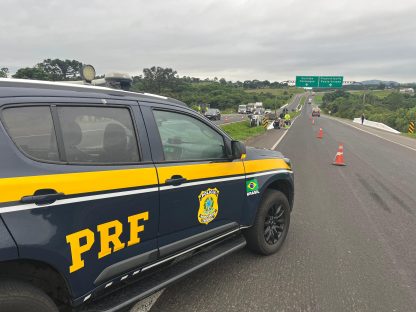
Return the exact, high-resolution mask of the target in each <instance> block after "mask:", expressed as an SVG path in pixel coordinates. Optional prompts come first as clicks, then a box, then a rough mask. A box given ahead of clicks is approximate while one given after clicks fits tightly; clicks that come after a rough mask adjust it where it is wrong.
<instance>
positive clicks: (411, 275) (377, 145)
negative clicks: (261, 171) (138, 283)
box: [151, 104, 416, 312]
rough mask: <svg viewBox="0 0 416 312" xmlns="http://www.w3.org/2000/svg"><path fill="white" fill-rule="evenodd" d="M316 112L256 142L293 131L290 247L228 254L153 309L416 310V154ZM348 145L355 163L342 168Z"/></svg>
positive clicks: (286, 145)
mask: <svg viewBox="0 0 416 312" xmlns="http://www.w3.org/2000/svg"><path fill="white" fill-rule="evenodd" d="M310 112H311V105H308V104H305V105H304V108H303V110H302V113H301V115H300V116H299V117H298V118H297V120H296V121H295V123H294V124H293V125H292V127H291V128H290V129H289V130H288V131H287V133H286V132H285V130H271V131H268V132H267V134H265V135H263V136H261V137H258V138H256V141H257V142H256V143H257V144H256V145H257V146H258V147H264V148H271V147H272V146H273V145H274V144H275V142H277V141H278V140H279V138H281V135H282V133H286V135H285V137H284V138H283V139H282V140H281V142H280V143H279V145H277V147H276V150H279V151H281V152H282V153H284V155H285V156H287V157H289V158H291V159H292V163H293V166H294V172H295V187H296V190H295V192H296V194H295V205H294V210H293V213H292V221H291V227H290V230H289V234H288V237H287V240H286V242H285V244H284V246H283V248H282V249H281V250H280V251H279V252H278V253H277V254H275V255H272V256H269V257H263V256H259V255H255V254H252V253H251V252H250V251H248V250H242V251H239V252H238V253H235V254H233V255H231V256H229V257H226V258H223V259H220V260H219V261H217V262H216V263H214V264H212V265H210V266H209V267H208V268H205V269H203V270H201V271H199V272H197V273H195V274H193V275H191V276H189V277H187V278H185V279H184V280H182V281H181V282H179V283H177V284H175V285H173V286H171V287H168V288H167V289H166V290H165V291H164V292H163V293H162V295H161V296H160V297H159V298H158V300H157V301H156V303H155V304H154V305H153V307H152V309H151V311H161V312H163V311H183V312H186V311H200V312H202V311H279V312H280V311H281V312H288V311H329V312H333V311H397V312H398V311H403V312H410V311H416V244H415V242H416V151H414V150H412V149H409V148H407V147H405V146H403V145H399V144H395V143H393V142H391V141H387V140H385V139H383V138H381V137H378V136H374V135H372V134H370V133H367V132H363V131H360V130H358V129H356V128H353V127H351V126H350V125H347V124H344V123H341V122H339V121H337V120H335V119H332V118H324V117H321V118H316V123H315V125H312V123H311V121H310V120H309V116H310ZM319 128H322V129H323V132H324V137H323V139H317V138H316V134H317V131H318V130H319ZM339 143H343V144H344V156H345V162H346V166H345V167H337V166H333V165H332V161H333V159H334V157H335V154H336V152H337V147H338V144H339Z"/></svg>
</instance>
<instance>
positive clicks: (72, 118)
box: [58, 107, 139, 164]
mask: <svg viewBox="0 0 416 312" xmlns="http://www.w3.org/2000/svg"><path fill="white" fill-rule="evenodd" d="M58 116H59V121H60V125H61V129H62V138H63V144H64V148H65V156H66V160H67V161H68V162H69V163H89V164H105V163H111V164H117V163H131V162H138V161H139V152H138V147H137V140H136V136H135V133H134V127H133V122H132V119H131V115H130V112H129V110H128V109H126V108H113V107H58Z"/></svg>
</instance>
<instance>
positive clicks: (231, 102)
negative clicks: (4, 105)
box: [0, 59, 303, 113]
mask: <svg viewBox="0 0 416 312" xmlns="http://www.w3.org/2000/svg"><path fill="white" fill-rule="evenodd" d="M82 65H83V63H82V62H80V61H77V60H61V59H45V60H43V61H42V62H40V63H38V64H36V65H34V66H32V67H23V68H19V69H18V70H17V72H16V73H15V74H14V75H13V76H12V77H14V78H22V79H37V80H49V81H70V80H81V77H80V70H81V67H82ZM0 67H1V66H0ZM97 70H99V69H98V68H97ZM8 75H9V70H8V68H7V67H1V68H0V77H7V76H8ZM102 77H103V76H98V77H96V78H102ZM131 90H132V91H137V92H139V91H141V92H148V93H154V94H158V95H164V96H168V97H172V98H175V99H178V100H180V101H182V102H184V103H186V104H187V105H188V106H190V107H192V108H194V109H197V108H198V106H200V105H201V104H209V105H210V106H211V107H213V108H219V109H220V110H221V111H225V112H226V113H231V112H236V111H237V107H238V105H240V104H247V103H252V102H263V105H264V107H265V108H270V109H275V108H279V107H281V106H282V105H284V104H286V103H287V102H288V101H289V100H290V98H291V97H292V95H293V94H294V93H298V92H303V90H298V89H296V88H289V87H288V86H287V84H281V83H279V82H272V81H268V80H263V81H261V80H256V79H254V80H245V81H227V80H226V79H225V78H217V77H214V78H213V79H210V78H206V79H201V78H196V77H189V76H182V77H180V76H179V75H178V73H177V71H175V70H174V69H172V68H162V67H157V66H153V67H151V68H144V69H143V73H142V74H141V75H138V76H135V77H133V85H132V87H131Z"/></svg>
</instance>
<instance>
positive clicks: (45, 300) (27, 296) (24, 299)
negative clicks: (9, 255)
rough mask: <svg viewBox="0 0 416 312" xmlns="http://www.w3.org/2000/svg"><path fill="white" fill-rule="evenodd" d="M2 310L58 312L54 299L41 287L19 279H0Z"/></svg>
mask: <svg viewBox="0 0 416 312" xmlns="http://www.w3.org/2000/svg"><path fill="white" fill-rule="evenodd" d="M0 311H1V312H41V311H42V312H58V308H57V306H56V305H55V303H54V302H53V301H52V299H51V298H50V297H49V296H48V295H47V294H46V293H44V292H43V291H42V290H40V289H39V288H36V287H34V286H32V285H30V284H29V283H25V282H20V281H17V280H3V281H0Z"/></svg>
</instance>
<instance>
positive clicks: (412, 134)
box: [403, 133, 416, 139]
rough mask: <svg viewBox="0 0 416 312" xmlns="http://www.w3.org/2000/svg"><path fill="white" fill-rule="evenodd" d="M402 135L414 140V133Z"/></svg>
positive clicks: (415, 135)
mask: <svg viewBox="0 0 416 312" xmlns="http://www.w3.org/2000/svg"><path fill="white" fill-rule="evenodd" d="M403 135H405V136H407V137H409V138H413V139H416V133H403Z"/></svg>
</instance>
